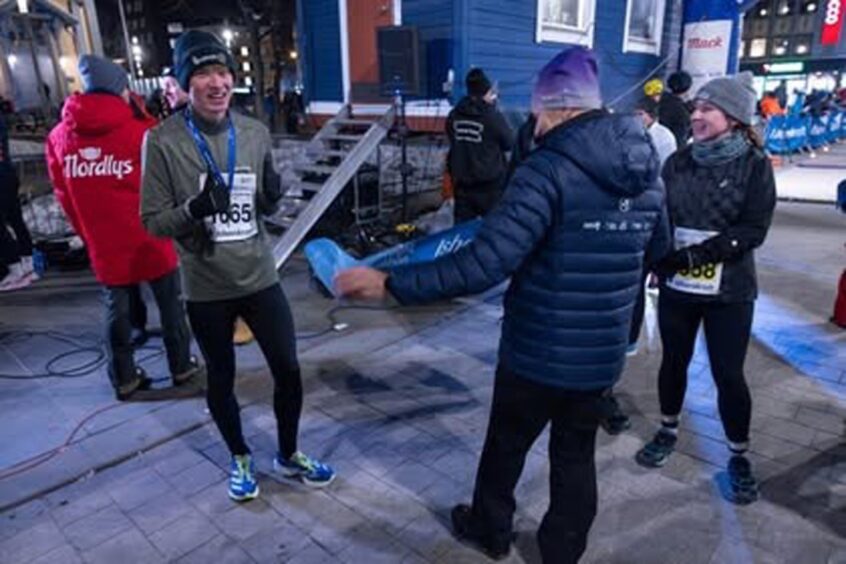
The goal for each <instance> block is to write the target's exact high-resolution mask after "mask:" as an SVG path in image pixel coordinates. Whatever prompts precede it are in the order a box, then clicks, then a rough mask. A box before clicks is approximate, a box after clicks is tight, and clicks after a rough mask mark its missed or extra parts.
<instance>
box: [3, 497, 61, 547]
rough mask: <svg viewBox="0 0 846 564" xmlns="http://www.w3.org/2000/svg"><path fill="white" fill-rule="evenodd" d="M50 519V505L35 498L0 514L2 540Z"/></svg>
mask: <svg viewBox="0 0 846 564" xmlns="http://www.w3.org/2000/svg"><path fill="white" fill-rule="evenodd" d="M46 521H50V514H49V505H48V504H47V503H45V501H44V500H41V499H35V500H33V501H30V502H29V503H26V504H24V505H21V506H19V507H16V508H14V509H12V510H10V511H6V512H5V513H3V514H2V515H0V542H2V541H4V540H6V539H9V538H11V537H13V536H15V535H17V534H18V533H20V532H22V531H25V530H27V529H31V528H32V527H34V526H35V525H38V524H41V523H44V522H46Z"/></svg>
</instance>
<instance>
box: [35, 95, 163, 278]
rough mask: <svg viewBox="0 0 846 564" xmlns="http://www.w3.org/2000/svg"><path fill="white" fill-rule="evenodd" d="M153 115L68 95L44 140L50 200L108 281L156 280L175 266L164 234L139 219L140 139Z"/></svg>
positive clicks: (114, 101) (111, 101)
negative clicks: (160, 235)
mask: <svg viewBox="0 0 846 564" xmlns="http://www.w3.org/2000/svg"><path fill="white" fill-rule="evenodd" d="M155 124H156V121H155V120H154V119H153V118H151V117H149V116H148V117H145V118H140V119H139V118H137V117H136V116H135V115H134V114H133V111H132V108H130V106H129V105H128V104H127V103H126V102H124V101H123V99H122V98H120V97H118V96H113V95H110V94H74V95H73V96H71V97H70V98H68V99H67V101H66V102H65V107H64V109H63V110H62V121H61V123H59V125H57V126H56V127H55V128H54V129H53V131H51V132H50V135H49V137H48V138H47V164H48V170H49V172H50V179H51V180H52V182H53V189H54V191H55V193H56V198H57V199H58V200H59V203H60V204H61V205H62V208H64V210H65V213H66V214H67V216H68V219H69V220H70V222H71V225H73V228H74V229H75V230H76V232H77V234H78V235H79V236H80V237H82V239H83V241H85V245H86V247H87V248H88V255H89V257H90V258H91V264H92V267H93V269H94V274H95V275H96V276H97V279H98V280H99V281H100V282H101V283H103V284H105V285H107V286H123V285H128V284H136V283H138V282H142V281H148V280H155V279H156V278H159V277H161V276H163V275H165V274H167V273H169V272H171V271H172V270H174V269H175V268H176V266H177V257H176V251H175V249H174V248H173V243H171V241H170V240H168V239H159V238H156V237H153V236H152V235H150V234H149V233H147V231H146V230H145V229H144V227H143V226H142V225H141V216H140V188H141V143H142V141H143V140H144V134H145V133H146V131H147V130H148V129H149V128H151V127H153V126H154V125H155Z"/></svg>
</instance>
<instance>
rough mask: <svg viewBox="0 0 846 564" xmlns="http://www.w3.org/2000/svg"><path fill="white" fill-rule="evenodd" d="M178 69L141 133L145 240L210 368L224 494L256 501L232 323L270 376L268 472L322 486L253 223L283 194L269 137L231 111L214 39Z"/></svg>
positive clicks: (325, 478) (279, 303)
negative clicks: (173, 276)
mask: <svg viewBox="0 0 846 564" xmlns="http://www.w3.org/2000/svg"><path fill="white" fill-rule="evenodd" d="M174 69H175V74H176V78H177V79H178V80H179V83H180V85H181V86H182V89H183V90H185V91H186V92H187V93H188V98H189V102H188V106H187V107H186V108H185V109H184V110H183V111H182V112H179V113H176V114H174V115H172V116H170V117H169V118H168V119H166V120H165V121H164V122H162V123H161V124H160V125H159V126H158V127H156V128H155V129H153V130H151V131H150V132H149V133H148V134H147V137H146V139H145V142H144V151H143V156H142V159H143V163H144V170H143V179H142V190H141V217H142V220H143V222H144V225H145V227H146V228H147V229H148V230H149V231H150V232H151V233H152V234H154V235H157V236H160V237H171V238H173V239H174V240H175V242H176V247H177V250H178V252H179V256H180V259H181V262H182V277H183V286H184V288H185V293H186V299H187V306H188V317H189V320H190V322H191V327H192V329H193V331H194V335H195V337H196V339H197V342H198V344H199V345H200V349H201V351H202V353H203V356H204V357H205V360H206V365H207V366H208V393H207V401H208V406H209V410H210V411H211V414H212V418H213V419H214V421H215V423H216V424H217V427H218V429H219V430H220V432H221V434H222V435H223V439H224V441H225V442H226V445H227V446H228V447H229V450H230V452H231V454H232V463H231V471H230V478H229V496H230V497H231V498H232V499H234V500H236V501H243V500H249V499H253V498H255V497H256V496H258V493H259V488H258V483H257V482H256V478H255V470H254V465H253V460H252V456H251V454H250V450H249V448H248V447H247V445H246V443H245V441H244V436H243V433H242V430H241V418H240V414H239V409H238V402H237V400H236V398H235V395H234V391H233V388H234V382H235V352H234V348H233V344H232V333H233V326H234V323H235V319H236V317H239V316H240V317H242V318H243V319H244V320H245V321H246V322H247V324H248V325H249V326H250V328H251V329H252V331H253V333H254V334H255V336H256V339H257V341H258V343H259V346H260V347H261V350H262V353H263V354H264V356H265V359H266V360H267V362H268V365H269V367H270V371H271V373H272V374H273V379H274V383H275V389H274V394H273V407H274V411H275V414H276V420H277V430H278V434H279V453H278V454H277V456H276V457H275V458H274V468H275V469H276V470H277V471H279V472H280V473H282V474H283V475H285V476H286V477H290V478H296V479H298V480H300V481H302V482H303V483H305V484H306V485H309V486H314V487H320V486H325V485H328V484H329V483H330V482H331V481H332V480H333V479H334V477H335V474H334V471H333V470H332V469H331V468H330V467H328V466H326V465H324V464H321V463H320V462H318V461H316V460H314V459H311V458H309V457H307V456H305V455H304V454H302V453H301V452H300V451H299V450H298V449H297V434H298V425H299V418H300V412H301V410H302V394H303V392H302V382H301V379H300V368H299V364H298V362H297V350H296V336H295V333H294V324H293V320H292V317H291V311H290V308H289V306H288V301H287V299H286V298H285V295H284V293H283V292H282V287H281V286H280V284H279V277H278V275H277V273H276V268H275V264H274V261H273V256H272V253H271V251H270V247H269V246H268V243H267V241H266V235H265V232H264V229H263V226H262V223H261V222H260V221H259V217H258V216H259V215H260V214H267V213H272V212H273V211H274V209H275V208H276V205H277V203H278V201H279V199H280V197H281V188H280V182H279V176H278V175H277V174H276V173H275V171H274V169H273V166H272V159H271V154H270V149H271V143H270V133H269V132H268V130H267V128H266V127H265V126H264V125H262V124H261V123H259V122H258V121H256V120H254V119H251V118H248V117H245V116H242V115H239V114H237V113H234V112H230V111H229V105H230V102H231V99H232V87H233V82H234V74H235V63H234V60H233V58H232V55H231V54H230V53H229V51H228V50H227V48H226V46H225V45H224V44H223V42H222V41H220V39H218V38H217V37H216V36H214V35H212V34H210V33H207V32H203V31H197V30H191V31H188V32H186V33H184V34H183V35H182V36H180V38H179V40H178V41H177V43H176V46H175V48H174Z"/></svg>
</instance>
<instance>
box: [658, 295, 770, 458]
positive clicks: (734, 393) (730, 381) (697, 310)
mask: <svg viewBox="0 0 846 564" xmlns="http://www.w3.org/2000/svg"><path fill="white" fill-rule="evenodd" d="M753 311H754V303H753V302H739V303H728V304H720V303H707V302H692V301H685V300H679V299H678V298H671V297H668V296H667V295H666V292H662V293H661V296H660V297H659V299H658V326H659V328H660V330H661V342H662V343H663V346H664V353H663V357H662V359H661V370H660V372H659V373H658V396H659V399H660V402H661V413H662V414H663V415H667V416H677V415H678V414H679V413H681V409H682V404H683V403H684V395H685V391H686V390H687V368H688V365H689V364H690V359H691V358H692V357H693V350H694V346H695V344H696V334H697V332H698V331H699V326H700V324H701V325H703V326H704V329H705V342H706V343H707V345H708V359H709V360H710V363H711V373H712V374H713V376H714V383H715V384H716V385H717V396H718V399H717V402H718V405H719V410H720V419H721V420H722V422H723V428H724V429H725V432H726V436H727V437H728V440H729V441H731V442H733V443H745V442H747V441H748V440H749V423H750V419H751V417H752V398H751V396H750V395H749V386H747V384H746V378H745V376H744V374H743V363H744V361H745V360H746V350H747V348H748V347H749V337H750V334H751V331H752V316H753Z"/></svg>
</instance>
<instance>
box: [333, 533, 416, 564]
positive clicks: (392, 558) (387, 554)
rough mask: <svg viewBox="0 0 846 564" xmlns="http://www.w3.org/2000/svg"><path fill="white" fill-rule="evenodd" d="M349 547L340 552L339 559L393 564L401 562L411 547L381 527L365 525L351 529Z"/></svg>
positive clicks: (355, 563)
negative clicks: (399, 541)
mask: <svg viewBox="0 0 846 564" xmlns="http://www.w3.org/2000/svg"><path fill="white" fill-rule="evenodd" d="M349 536H350V542H349V545H348V546H347V548H346V549H345V550H344V551H343V552H341V553H340V554H338V559H339V560H341V561H342V562H347V563H349V564H357V563H359V562H368V563H373V564H379V563H384V564H392V563H395V562H401V561H402V560H403V558H404V557H405V556H406V555H407V554H408V553H409V549H408V548H406V547H405V546H403V545H401V544H399V543H398V542H397V541H396V540H394V538H393V537H391V536H390V535H388V534H386V533H384V532H383V531H381V530H380V529H378V528H376V527H372V526H364V527H360V528H358V529H355V530H353V531H350V533H349Z"/></svg>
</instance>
